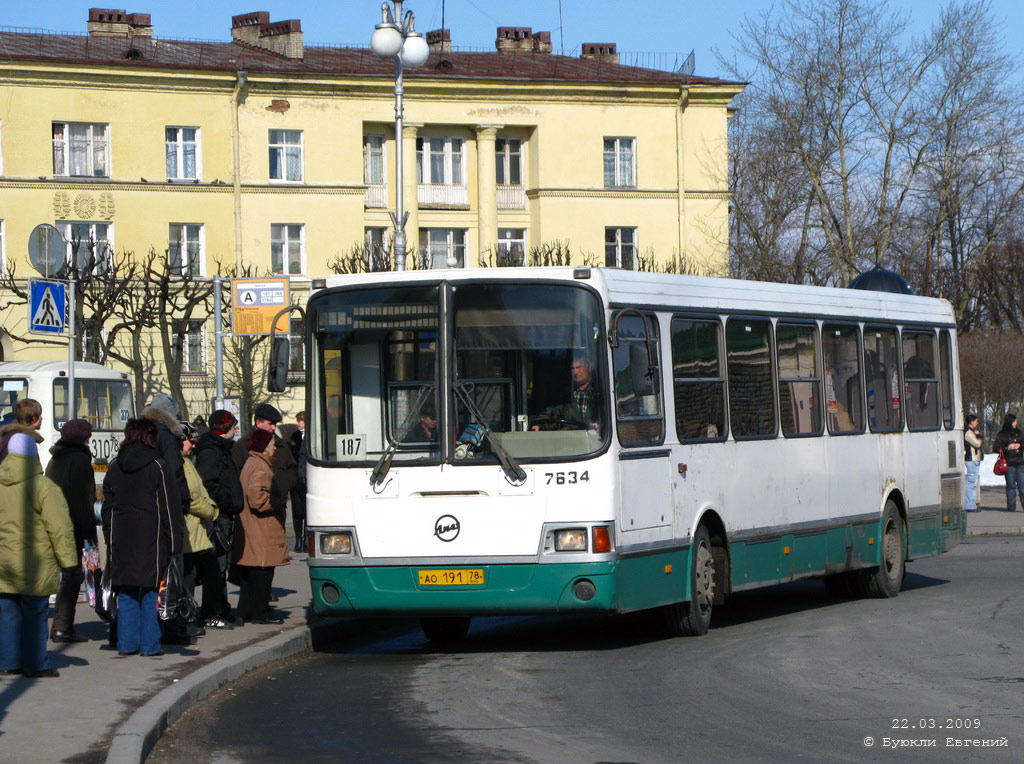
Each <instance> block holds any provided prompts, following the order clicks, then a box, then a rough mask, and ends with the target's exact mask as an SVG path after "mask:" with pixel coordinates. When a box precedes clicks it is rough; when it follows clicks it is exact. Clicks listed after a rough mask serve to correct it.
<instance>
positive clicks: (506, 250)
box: [498, 228, 526, 265]
mask: <svg viewBox="0 0 1024 764" xmlns="http://www.w3.org/2000/svg"><path fill="white" fill-rule="evenodd" d="M498 261H499V263H500V264H501V265H526V229H525V228H499V229H498Z"/></svg>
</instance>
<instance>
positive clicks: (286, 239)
mask: <svg viewBox="0 0 1024 764" xmlns="http://www.w3.org/2000/svg"><path fill="white" fill-rule="evenodd" d="M292 229H297V230H292ZM293 243H297V244H298V247H299V262H298V266H299V270H298V271H294V272H293V271H292V270H291V258H290V255H289V252H288V250H289V249H290V245H291V244H293ZM278 245H280V246H281V270H280V271H278V270H275V268H274V247H275V246H278ZM270 270H271V272H272V273H273V274H274V275H275V276H303V275H305V273H306V224H305V223H271V224H270Z"/></svg>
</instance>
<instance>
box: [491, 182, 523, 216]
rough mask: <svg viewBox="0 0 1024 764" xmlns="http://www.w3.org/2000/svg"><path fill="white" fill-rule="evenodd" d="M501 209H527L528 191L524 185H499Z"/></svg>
mask: <svg viewBox="0 0 1024 764" xmlns="http://www.w3.org/2000/svg"><path fill="white" fill-rule="evenodd" d="M498 209H499V210H525V209H526V191H525V189H524V188H523V187H522V186H507V185H499V186H498Z"/></svg>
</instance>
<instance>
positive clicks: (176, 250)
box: [167, 223, 204, 276]
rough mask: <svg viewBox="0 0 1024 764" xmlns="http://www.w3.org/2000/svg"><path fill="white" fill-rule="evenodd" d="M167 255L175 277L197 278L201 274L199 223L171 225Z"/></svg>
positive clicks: (201, 232) (201, 240) (201, 236)
mask: <svg viewBox="0 0 1024 764" xmlns="http://www.w3.org/2000/svg"><path fill="white" fill-rule="evenodd" d="M167 255H168V258H169V259H170V265H171V273H172V274H173V275H175V276H199V275H201V274H202V272H203V260H204V258H203V226H202V225H201V224H199V223H171V225H170V227H169V232H168V235H167Z"/></svg>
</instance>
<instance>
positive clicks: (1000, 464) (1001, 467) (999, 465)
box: [992, 448, 1010, 475]
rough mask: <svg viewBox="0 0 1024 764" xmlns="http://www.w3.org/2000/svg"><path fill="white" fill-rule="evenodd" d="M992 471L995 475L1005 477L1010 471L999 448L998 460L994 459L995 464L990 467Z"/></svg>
mask: <svg viewBox="0 0 1024 764" xmlns="http://www.w3.org/2000/svg"><path fill="white" fill-rule="evenodd" d="M992 471H993V472H994V473H996V474H997V475H1005V474H1006V473H1007V472H1009V471H1010V465H1009V463H1008V462H1007V461H1006V455H1005V454H1004V453H1003V449H1001V448H1000V449H999V458H998V459H996V463H995V464H994V465H993V466H992Z"/></svg>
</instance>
